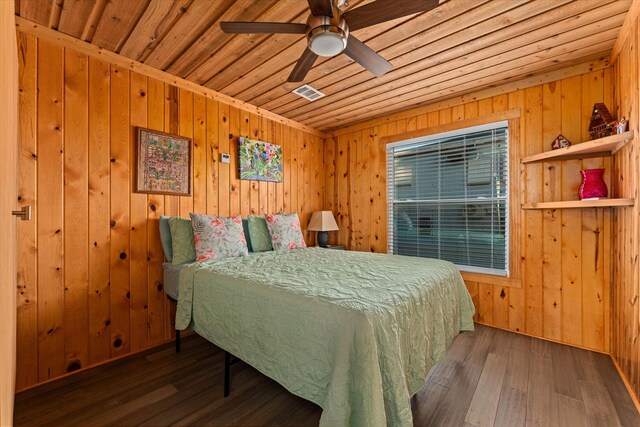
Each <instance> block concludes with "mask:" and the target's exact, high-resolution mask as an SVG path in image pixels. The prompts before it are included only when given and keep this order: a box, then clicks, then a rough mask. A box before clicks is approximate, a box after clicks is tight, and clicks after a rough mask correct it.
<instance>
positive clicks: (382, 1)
mask: <svg viewBox="0 0 640 427" xmlns="http://www.w3.org/2000/svg"><path fill="white" fill-rule="evenodd" d="M439 4H440V0H376V1H373V2H371V3H369V4H366V5H364V6H361V7H357V8H355V9H353V10H350V11H348V12H346V13H345V14H344V15H343V16H344V19H345V20H346V21H347V24H349V30H351V31H355V30H359V29H360V28H364V27H368V26H370V25H375V24H379V23H381V22H386V21H391V20H392V19H396V18H402V17H403V16H407V15H411V14H414V13H419V12H427V11H429V10H431V9H435V8H436V7H438V5H439Z"/></svg>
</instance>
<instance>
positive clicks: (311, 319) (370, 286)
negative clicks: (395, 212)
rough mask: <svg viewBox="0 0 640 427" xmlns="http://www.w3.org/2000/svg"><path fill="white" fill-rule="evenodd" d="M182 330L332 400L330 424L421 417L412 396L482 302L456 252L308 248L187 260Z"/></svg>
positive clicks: (395, 422)
mask: <svg viewBox="0 0 640 427" xmlns="http://www.w3.org/2000/svg"><path fill="white" fill-rule="evenodd" d="M177 296H178V307H177V313H176V329H177V330H182V329H185V328H187V327H190V328H192V329H193V330H194V331H195V332H197V333H198V334H199V335H201V336H203V337H204V338H206V339H207V340H209V341H211V342H213V343H214V344H216V345H217V346H219V347H221V348H222V349H224V350H226V351H227V352H229V353H232V354H234V355H235V356H237V357H238V358H240V359H242V360H243V361H244V362H246V363H249V364H250V365H252V366H253V367H255V368H256V369H258V370H259V371H261V372H262V373H264V374H265V375H267V376H269V377H271V378H273V379H274V380H276V381H278V382H279V383H280V384H282V385H283V386H284V387H285V388H287V389H288V390H289V391H290V392H291V393H293V394H296V395H298V396H300V397H302V398H305V399H307V400H310V401H312V402H314V403H316V404H317V405H319V406H320V407H321V408H322V409H323V412H322V416H321V419H320V425H321V426H384V425H389V426H412V425H413V424H412V413H411V403H410V398H411V396H413V395H414V394H415V393H416V392H417V391H418V390H420V388H421V387H422V386H423V384H424V380H425V378H426V376H427V373H428V372H429V370H430V368H431V367H432V366H433V365H435V364H436V363H438V362H439V361H440V360H442V358H443V357H444V354H445V352H446V350H447V348H448V346H449V345H450V344H451V342H452V341H453V339H454V338H455V337H456V335H458V334H459V333H460V332H461V331H471V330H473V320H472V317H473V314H474V308H473V304H472V301H471V298H470V297H469V293H468V292H467V289H466V286H465V284H464V282H463V281H462V278H461V276H460V274H459V272H458V270H457V269H456V267H455V266H454V265H453V264H451V263H449V262H446V261H439V260H435V259H424V258H415V257H405V256H398V255H384V254H371V253H364V252H347V251H334V250H327V249H321V248H307V249H298V250H292V251H284V252H274V251H269V252H261V253H256V254H252V255H251V256H247V257H239V258H227V259H222V260H216V261H206V262H202V263H193V264H188V265H184V266H182V267H181V268H180V269H179V283H178V295H177Z"/></svg>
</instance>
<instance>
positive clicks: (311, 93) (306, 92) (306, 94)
mask: <svg viewBox="0 0 640 427" xmlns="http://www.w3.org/2000/svg"><path fill="white" fill-rule="evenodd" d="M293 93H295V94H296V95H300V96H301V97H303V98H304V99H307V100H309V101H315V100H316V99H320V98H322V97H324V93H322V92H320V91H319V90H317V89H314V88H312V87H311V86H309V85H302V86H300V87H299V88H297V89H294V90H293Z"/></svg>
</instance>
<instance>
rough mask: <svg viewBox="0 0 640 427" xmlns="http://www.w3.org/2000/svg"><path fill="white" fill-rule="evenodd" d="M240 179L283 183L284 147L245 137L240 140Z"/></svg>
mask: <svg viewBox="0 0 640 427" xmlns="http://www.w3.org/2000/svg"><path fill="white" fill-rule="evenodd" d="M238 164H239V167H240V179H245V180H255V181H270V182H282V177H283V170H282V169H283V168H282V147H281V146H279V145H276V144H270V143H268V142H262V141H257V140H255V139H249V138H244V137H242V136H241V137H239V138H238Z"/></svg>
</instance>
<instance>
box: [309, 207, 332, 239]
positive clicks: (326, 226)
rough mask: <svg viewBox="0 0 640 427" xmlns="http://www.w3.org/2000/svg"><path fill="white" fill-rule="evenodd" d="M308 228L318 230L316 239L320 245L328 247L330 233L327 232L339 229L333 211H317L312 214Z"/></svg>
mask: <svg viewBox="0 0 640 427" xmlns="http://www.w3.org/2000/svg"><path fill="white" fill-rule="evenodd" d="M307 230H309V231H317V232H318V233H317V237H316V240H317V242H318V246H320V247H321V248H326V247H327V246H328V244H329V233H327V232H328V231H337V230H338V224H336V220H335V218H334V217H333V212H331V211H315V212H314V213H313V215H311V220H310V221H309V227H307Z"/></svg>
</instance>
